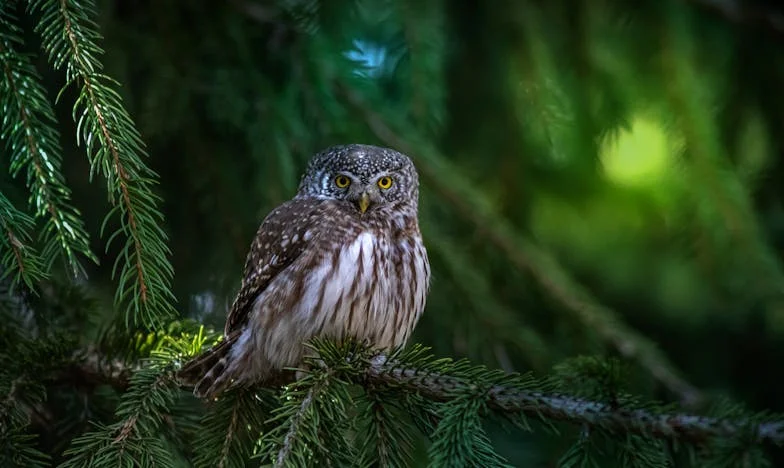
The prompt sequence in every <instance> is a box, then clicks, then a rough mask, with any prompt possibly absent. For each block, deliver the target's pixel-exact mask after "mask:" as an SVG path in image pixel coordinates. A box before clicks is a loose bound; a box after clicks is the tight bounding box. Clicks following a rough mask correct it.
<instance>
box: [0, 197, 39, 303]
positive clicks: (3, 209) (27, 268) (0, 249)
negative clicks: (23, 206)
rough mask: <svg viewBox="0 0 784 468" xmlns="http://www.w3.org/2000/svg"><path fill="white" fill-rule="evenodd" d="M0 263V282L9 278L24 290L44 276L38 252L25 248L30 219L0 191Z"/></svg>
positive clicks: (28, 236)
mask: <svg viewBox="0 0 784 468" xmlns="http://www.w3.org/2000/svg"><path fill="white" fill-rule="evenodd" d="M0 213H2V216H0V228H1V229H2V232H0V262H2V269H3V270H2V271H0V279H4V278H5V277H6V276H13V277H12V284H14V285H15V284H18V283H19V282H20V281H22V282H24V283H25V285H27V287H28V288H30V289H31V290H35V285H36V284H37V282H38V281H39V280H41V279H43V278H44V277H45V276H46V272H44V271H43V261H42V260H41V257H40V256H39V255H38V253H37V252H36V251H35V250H34V249H33V248H32V247H30V246H29V245H27V244H28V243H29V242H30V234H29V232H30V230H32V229H33V227H34V223H33V218H31V217H30V216H28V215H27V214H26V213H23V212H21V211H19V210H17V209H16V207H15V206H14V205H13V204H11V202H10V201H8V199H7V198H6V197H5V195H3V194H2V192H0Z"/></svg>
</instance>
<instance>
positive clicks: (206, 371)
mask: <svg viewBox="0 0 784 468" xmlns="http://www.w3.org/2000/svg"><path fill="white" fill-rule="evenodd" d="M235 341H236V336H233V337H227V339H225V340H223V341H221V342H220V343H219V344H218V345H216V346H215V347H214V348H212V349H210V350H209V351H207V352H205V353H204V354H202V355H200V356H197V357H195V358H194V359H193V360H192V361H190V362H188V363H187V364H185V366H183V368H182V369H180V371H179V372H178V373H177V377H178V379H179V380H180V383H181V384H182V385H185V386H190V385H194V383H195V386H194V389H193V394H194V395H196V396H197V397H198V398H213V397H215V396H216V395H217V394H218V393H220V392H221V391H223V390H224V389H225V388H226V387H227V386H228V385H229V384H230V383H231V374H230V373H229V372H227V370H228V367H229V357H230V353H231V348H232V345H233V344H234V342H235Z"/></svg>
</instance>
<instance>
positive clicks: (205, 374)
mask: <svg viewBox="0 0 784 468" xmlns="http://www.w3.org/2000/svg"><path fill="white" fill-rule="evenodd" d="M418 197H419V181H418V176H417V173H416V170H415V168H414V165H413V163H412V162H411V160H410V159H409V158H408V157H406V156H405V155H403V154H400V153H398V152H396V151H393V150H390V149H386V148H379V147H374V146H367V145H348V146H339V147H333V148H329V149H327V150H325V151H323V152H321V153H319V154H317V155H316V156H314V157H313V159H312V160H311V162H310V164H309V165H308V168H307V170H306V172H305V175H304V176H303V178H302V181H301V183H300V186H299V189H298V191H297V195H296V196H295V197H294V198H293V199H292V200H290V201H288V202H286V203H283V204H282V205H280V206H279V207H277V208H275V209H274V210H273V211H272V212H271V213H270V214H269V215H268V216H267V217H266V218H265V220H264V221H263V222H262V224H261V226H260V227H259V230H258V232H257V234H256V238H255V239H254V241H253V244H252V245H251V249H250V253H249V254H248V258H247V260H246V263H245V272H244V278H243V281H242V286H241V288H240V291H239V293H238V294H237V297H236V299H235V300H234V303H233V305H232V308H231V310H230V312H229V315H228V317H227V320H226V328H225V340H224V341H223V342H221V343H220V344H219V345H218V346H216V347H215V348H213V349H212V350H210V351H208V352H207V353H205V354H203V355H202V356H199V357H197V358H196V359H194V360H193V361H191V362H190V363H188V364H187V365H186V366H185V367H184V368H183V369H182V371H181V372H180V377H181V378H182V379H183V380H185V381H194V380H197V379H198V380H199V381H198V383H197V384H196V387H195V390H194V393H195V394H196V395H197V396H205V397H212V396H214V395H216V394H217V393H219V392H220V391H221V390H223V389H224V388H226V387H227V386H228V385H247V384H252V383H254V382H256V381H258V380H260V379H263V378H265V377H266V376H268V375H269V374H270V373H271V372H273V371H275V370H278V369H281V368H283V367H293V366H297V365H298V364H300V362H301V361H302V358H303V355H304V352H305V348H304V346H303V342H305V341H307V340H308V339H310V338H312V337H315V336H320V337H328V338H335V339H341V338H345V337H349V336H350V337H354V338H357V339H360V340H368V341H369V342H370V343H371V344H373V345H375V346H376V347H378V348H381V349H384V348H390V347H394V346H398V345H401V344H404V343H405V342H406V341H407V340H408V338H409V336H410V334H411V332H412V331H413V329H414V327H415V325H416V323H417V321H418V320H419V317H420V315H421V313H422V311H423V309H424V307H425V297H426V295H427V289H428V284H429V280H430V267H429V264H428V259H427V252H426V251H425V248H424V245H423V244H422V238H421V235H420V232H419V224H418V220H417V205H418Z"/></svg>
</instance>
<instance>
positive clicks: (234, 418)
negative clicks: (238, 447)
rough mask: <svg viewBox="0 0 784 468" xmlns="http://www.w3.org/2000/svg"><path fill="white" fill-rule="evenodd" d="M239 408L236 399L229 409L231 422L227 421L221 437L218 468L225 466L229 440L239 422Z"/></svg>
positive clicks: (229, 445) (232, 436)
mask: <svg viewBox="0 0 784 468" xmlns="http://www.w3.org/2000/svg"><path fill="white" fill-rule="evenodd" d="M239 409H240V402H239V401H237V402H236V403H235V404H234V408H232V410H231V422H230V423H229V428H228V430H227V431H226V437H225V438H224V439H223V446H222V447H221V458H220V462H219V463H218V468H224V467H225V466H226V461H227V460H228V459H229V452H230V451H231V441H232V439H233V438H234V433H235V432H236V431H237V429H238V427H237V425H238V423H239Z"/></svg>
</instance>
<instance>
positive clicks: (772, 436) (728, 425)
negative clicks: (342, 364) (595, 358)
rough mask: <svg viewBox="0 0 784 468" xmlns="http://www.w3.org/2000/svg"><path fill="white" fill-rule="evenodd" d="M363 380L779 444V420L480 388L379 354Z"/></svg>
mask: <svg viewBox="0 0 784 468" xmlns="http://www.w3.org/2000/svg"><path fill="white" fill-rule="evenodd" d="M366 373H367V378H368V381H369V382H372V383H374V384H382V383H383V384H387V385H393V386H395V387H397V388H403V389H405V390H407V391H410V392H419V393H420V394H422V395H424V396H426V397H428V398H431V399H433V400H437V401H450V400H451V399H453V398H454V397H455V395H456V394H458V395H459V394H461V393H464V392H470V393H472V394H476V395H483V396H484V398H485V400H486V403H487V406H488V407H489V408H491V409H494V410H496V411H500V412H503V413H507V414H508V413H521V414H524V415H527V416H532V417H538V418H541V419H543V420H548V421H563V422H568V423H572V424H575V425H578V426H587V427H592V428H597V429H603V430H606V431H609V432H612V433H629V434H637V435H642V436H652V437H655V438H658V439H668V440H681V441H685V442H689V443H699V442H706V441H708V440H709V439H712V438H716V437H720V438H735V437H738V438H739V437H742V436H743V435H744V434H745V433H746V431H749V430H751V431H752V432H753V434H755V441H756V442H759V443H773V444H784V421H781V420H773V421H763V422H755V421H753V420H751V419H749V420H747V421H743V420H741V421H725V420H721V419H717V418H711V417H706V416H695V415H691V414H685V413H683V414H679V413H662V414H657V413H656V412H655V411H652V410H648V409H626V408H623V407H620V406H614V405H612V404H608V403H603V402H598V401H593V400H588V399H584V398H579V397H575V396H571V395H567V394H559V393H547V392H543V391H537V390H530V391H529V390H521V389H519V388H515V387H516V386H514V385H491V386H490V387H485V386H483V385H482V384H481V383H474V382H471V381H469V380H467V379H463V378H459V377H454V376H451V375H447V374H441V373H437V372H429V371H424V372H423V371H422V370H421V369H416V368H410V367H405V366H399V365H398V364H397V363H395V362H394V361H392V362H386V360H385V359H383V358H379V359H376V360H373V361H371V364H370V365H369V366H368V367H367V369H366Z"/></svg>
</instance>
